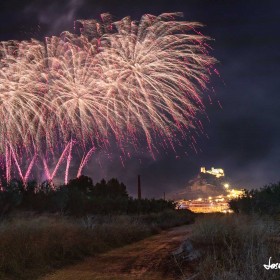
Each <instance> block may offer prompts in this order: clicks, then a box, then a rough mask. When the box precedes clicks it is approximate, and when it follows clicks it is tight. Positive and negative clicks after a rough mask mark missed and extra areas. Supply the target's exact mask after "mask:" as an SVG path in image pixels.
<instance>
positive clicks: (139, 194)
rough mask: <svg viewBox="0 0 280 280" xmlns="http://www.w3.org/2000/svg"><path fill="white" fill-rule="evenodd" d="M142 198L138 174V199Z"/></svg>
mask: <svg viewBox="0 0 280 280" xmlns="http://www.w3.org/2000/svg"><path fill="white" fill-rule="evenodd" d="M141 198H142V194H141V178H140V175H138V199H141Z"/></svg>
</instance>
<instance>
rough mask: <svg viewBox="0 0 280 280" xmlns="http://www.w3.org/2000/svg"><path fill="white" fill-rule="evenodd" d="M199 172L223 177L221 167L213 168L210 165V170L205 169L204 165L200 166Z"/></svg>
mask: <svg viewBox="0 0 280 280" xmlns="http://www.w3.org/2000/svg"><path fill="white" fill-rule="evenodd" d="M200 172H201V173H205V174H206V173H207V174H211V175H213V176H215V177H216V178H220V177H225V173H224V170H223V169H221V168H214V167H212V168H211V170H206V169H205V167H201V168H200Z"/></svg>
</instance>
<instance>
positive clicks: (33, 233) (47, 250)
mask: <svg viewBox="0 0 280 280" xmlns="http://www.w3.org/2000/svg"><path fill="white" fill-rule="evenodd" d="M22 215H23V213H20V215H19V216H15V214H14V215H13V217H12V218H9V219H6V220H5V221H3V222H2V223H1V225H0V256H1V257H0V279H5V277H7V278H6V279H28V280H31V279H37V277H38V276H39V275H41V274H43V273H46V272H48V271H50V270H51V269H55V268H58V267H61V266H62V265H65V264H69V263H71V262H74V261H77V260H80V259H82V258H84V257H86V256H90V255H91V256H92V255H95V254H98V253H101V252H104V251H107V250H109V249H111V248H114V247H119V246H122V245H125V244H129V243H132V242H134V241H137V240H140V239H143V238H145V237H147V236H149V235H151V234H154V233H157V232H158V231H159V230H160V229H162V228H167V227H172V226H176V225H180V224H186V223H189V222H191V221H192V219H193V216H192V214H191V213H190V212H188V211H167V212H163V213H156V214H150V215H148V214H146V215H137V216H128V215H121V216H112V215H111V216H100V215H95V216H92V217H90V216H87V217H84V218H70V217H68V218H67V217H65V216H64V217H63V216H54V215H52V216H50V215H48V216H46V215H41V216H38V215H35V214H34V213H33V214H29V216H27V214H26V213H25V214H24V216H22ZM8 277H9V278H8Z"/></svg>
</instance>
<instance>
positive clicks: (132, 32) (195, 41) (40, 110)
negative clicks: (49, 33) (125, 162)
mask: <svg viewBox="0 0 280 280" xmlns="http://www.w3.org/2000/svg"><path fill="white" fill-rule="evenodd" d="M178 16H181V14H179V13H168V14H161V15H160V16H153V15H144V16H143V17H142V18H141V20H140V21H139V22H136V21H133V20H131V19H130V17H126V18H123V19H122V20H120V21H116V22H113V20H112V17H111V15H110V14H104V15H102V21H101V22H99V21H96V20H80V21H77V22H76V24H77V25H78V24H81V25H82V28H81V29H80V34H79V35H77V34H71V33H69V32H63V33H62V34H61V36H60V37H55V36H54V37H50V38H46V41H45V42H44V43H41V42H38V41H35V40H31V41H23V42H16V41H12V42H11V41H10V42H2V43H1V44H0V118H1V119H3V120H4V119H5V120H6V121H5V122H1V124H0V134H1V136H2V138H1V141H0V149H1V150H2V152H3V153H5V154H6V159H7V163H6V166H7V169H9V170H8V171H7V170H6V173H7V178H8V179H10V169H11V160H10V159H9V158H10V157H11V153H12V156H13V158H14V161H15V162H16V165H17V168H18V170H20V169H19V167H18V165H19V164H18V161H16V160H15V159H16V155H15V154H16V153H17V151H18V150H19V149H23V150H24V151H26V152H30V151H33V153H35V154H36V155H37V153H43V150H48V149H52V150H54V153H57V151H56V149H55V147H61V146H65V149H64V151H63V153H62V154H61V157H60V159H59V161H58V163H57V165H56V167H55V169H54V171H53V173H52V174H50V171H49V168H48V166H47V162H46V159H45V158H44V157H41V158H43V160H42V162H43V165H44V168H45V171H46V175H47V177H48V178H50V179H53V177H54V176H55V174H56V172H57V169H58V167H59V165H60V163H61V161H62V160H63V159H64V158H66V156H67V159H66V161H67V164H66V165H67V166H66V174H65V181H68V171H69V166H70V161H71V153H72V144H73V143H72V140H71V139H74V141H76V142H77V143H80V146H83V147H85V146H86V145H88V144H89V143H94V146H96V147H104V145H106V143H108V139H110V137H112V136H113V138H115V139H116V140H117V142H118V144H119V145H120V147H123V145H124V144H126V143H132V144H133V145H135V143H136V142H137V141H138V140H137V139H139V137H141V135H144V137H145V141H146V143H147V145H148V147H149V149H150V151H151V152H153V146H155V144H156V143H155V142H156V139H161V141H162V142H164V143H169V145H170V146H171V147H172V148H173V147H174V141H175V140H176V137H175V135H176V133H178V132H179V133H180V134H181V135H182V136H184V137H185V136H186V134H187V131H188V130H187V129H188V128H190V127H195V121H196V115H197V112H198V111H201V110H203V109H204V106H203V103H202V94H201V92H202V91H203V90H205V89H206V86H207V83H208V81H209V77H210V74H211V71H212V66H213V64H214V63H215V59H214V58H212V57H211V56H210V55H209V54H208V52H207V49H208V47H207V44H206V40H208V38H207V37H205V36H203V35H202V34H201V33H199V32H196V31H195V30H196V29H197V28H199V27H200V26H201V25H200V24H199V23H196V22H186V21H182V20H179V19H178ZM7 145H8V146H9V147H11V148H10V149H9V150H7V151H6V152H5V147H7ZM164 145H165V144H164ZM94 150H95V148H93V149H91V150H89V152H88V154H87V156H86V157H85V158H84V159H83V160H82V162H81V165H80V167H79V170H78V175H80V174H81V170H82V169H83V167H84V165H85V164H86V163H87V161H88V159H89V158H90V156H91V155H92V153H93V151H94ZM36 157H37V156H36ZM34 161H35V156H34ZM34 161H33V159H32V161H31V163H30V166H29V167H30V168H28V171H27V174H26V176H27V177H28V176H29V173H30V172H31V169H32V167H33V165H34ZM21 175H22V174H21ZM26 176H23V175H22V176H21V177H22V178H25V179H26Z"/></svg>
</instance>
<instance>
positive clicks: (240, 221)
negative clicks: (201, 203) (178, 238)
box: [192, 215, 279, 280]
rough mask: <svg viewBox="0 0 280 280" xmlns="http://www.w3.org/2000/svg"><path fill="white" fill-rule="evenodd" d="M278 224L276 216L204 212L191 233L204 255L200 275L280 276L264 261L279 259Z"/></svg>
mask: <svg viewBox="0 0 280 280" xmlns="http://www.w3.org/2000/svg"><path fill="white" fill-rule="evenodd" d="M277 234H279V227H278V226H277V225H276V223H275V222H274V221H273V220H270V219H264V218H262V219H260V218H257V217H254V216H241V215H230V216H224V215H220V216H210V217H209V216H205V217H202V218H201V219H199V220H198V221H197V222H196V223H195V225H194V230H193V235H192V242H193V244H194V247H196V248H199V250H200V251H201V252H202V257H201V259H200V261H199V264H198V267H197V271H196V272H197V276H198V277H197V278H196V279H202V280H204V279H205V280H210V279H215V280H235V279H238V280H248V279H250V280H266V279H272V280H273V279H275V280H276V279H279V273H277V271H275V270H273V269H272V270H266V269H265V268H264V267H263V264H268V262H269V257H272V262H273V261H274V263H277V262H279V255H278V251H279V244H278V243H277V242H276V240H275V239H274V237H275V236H276V235H277Z"/></svg>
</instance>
